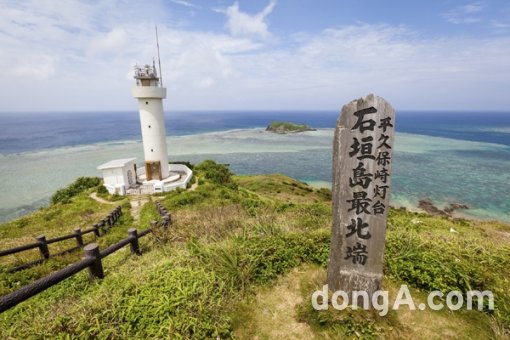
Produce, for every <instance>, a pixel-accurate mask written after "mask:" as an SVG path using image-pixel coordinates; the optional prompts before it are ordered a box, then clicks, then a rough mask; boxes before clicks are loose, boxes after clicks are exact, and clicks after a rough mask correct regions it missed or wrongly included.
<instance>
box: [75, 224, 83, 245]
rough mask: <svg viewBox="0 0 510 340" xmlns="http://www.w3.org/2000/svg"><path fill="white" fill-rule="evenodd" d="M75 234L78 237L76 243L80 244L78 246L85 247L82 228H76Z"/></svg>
mask: <svg viewBox="0 0 510 340" xmlns="http://www.w3.org/2000/svg"><path fill="white" fill-rule="evenodd" d="M74 234H75V237H76V244H77V245H78V247H83V236H82V235H81V229H80V228H76V229H74Z"/></svg>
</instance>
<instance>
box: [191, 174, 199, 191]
mask: <svg viewBox="0 0 510 340" xmlns="http://www.w3.org/2000/svg"><path fill="white" fill-rule="evenodd" d="M197 187H198V177H196V178H195V183H193V184H192V185H191V188H189V190H190V191H195V189H196V188H197Z"/></svg>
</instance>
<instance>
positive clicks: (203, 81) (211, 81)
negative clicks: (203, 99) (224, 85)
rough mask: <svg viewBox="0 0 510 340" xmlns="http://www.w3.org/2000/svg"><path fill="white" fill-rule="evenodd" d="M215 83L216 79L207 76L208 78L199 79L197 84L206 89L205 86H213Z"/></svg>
mask: <svg viewBox="0 0 510 340" xmlns="http://www.w3.org/2000/svg"><path fill="white" fill-rule="evenodd" d="M213 84H214V79H213V78H211V77H206V78H203V79H201V80H199V81H198V82H196V83H195V86H196V87H198V88H200V89H205V88H208V87H211V86H212V85H213Z"/></svg>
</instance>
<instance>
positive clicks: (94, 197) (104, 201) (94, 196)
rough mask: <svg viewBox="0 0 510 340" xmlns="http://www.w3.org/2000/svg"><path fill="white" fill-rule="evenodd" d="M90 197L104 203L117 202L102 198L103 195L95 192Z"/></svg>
mask: <svg viewBox="0 0 510 340" xmlns="http://www.w3.org/2000/svg"><path fill="white" fill-rule="evenodd" d="M89 197H90V198H92V199H93V200H95V201H98V202H99V203H104V204H117V203H116V202H110V201H107V200H105V199H102V198H101V197H97V194H96V193H95V192H93V193H91V194H90V195H89Z"/></svg>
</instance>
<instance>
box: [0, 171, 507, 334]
mask: <svg viewBox="0 0 510 340" xmlns="http://www.w3.org/2000/svg"><path fill="white" fill-rule="evenodd" d="M194 170H195V172H196V176H197V178H198V179H199V185H198V186H197V187H196V188H195V189H194V190H188V191H181V190H179V191H175V192H170V193H167V194H165V195H162V196H158V197H153V199H154V200H155V199H157V200H160V201H161V203H162V204H163V205H164V206H165V207H166V208H167V209H168V210H169V211H170V212H171V213H172V218H173V220H174V223H173V225H172V227H171V228H170V229H168V230H158V231H157V232H156V233H154V234H153V235H149V236H147V237H145V238H143V239H141V240H140V244H141V247H142V252H143V255H142V256H131V255H130V253H129V249H123V250H121V251H119V252H117V253H115V254H113V255H112V256H110V257H108V258H106V259H105V260H104V262H103V266H104V268H105V274H106V277H105V278H104V279H103V280H96V281H93V282H90V281H89V279H88V277H87V273H86V271H84V272H82V273H80V274H78V275H76V276H74V277H72V278H70V279H68V280H66V281H64V282H62V283H60V284H58V285H56V286H54V287H52V288H50V289H48V290H47V291H45V292H43V293H41V294H39V295H37V296H35V297H33V298H31V299H30V300H28V301H26V302H24V303H21V304H20V305H18V306H16V307H14V308H12V309H11V310H9V311H7V312H5V313H2V314H0V337H1V338H40V337H67V336H71V337H83V338H93V337H100V338H113V339H116V338H118V339H121V338H122V339H123V338H146V337H155V338H196V339H202V338H217V337H219V338H230V337H236V338H253V337H254V336H258V337H260V338H271V337H274V336H275V334H276V335H277V336H278V337H284V338H285V337H287V338H289V337H293V334H294V333H293V331H292V327H290V326H289V327H287V328H285V327H283V328H281V329H279V333H274V332H273V333H271V331H270V330H269V329H267V327H266V329H264V328H263V327H259V326H258V325H261V324H268V325H270V324H271V320H274V319H275V318H276V319H277V318H278V317H279V315H281V317H282V319H280V320H286V321H285V322H284V323H285V325H292V324H295V325H298V324H299V325H302V326H306V327H307V330H306V332H303V333H302V334H303V335H304V334H312V336H315V337H318V338H323V337H326V338H328V337H329V338H352V337H353V336H356V337H357V336H359V337H362V338H377V337H384V338H406V337H409V338H411V337H412V338H431V337H438V338H439V337H460V338H462V337H463V336H464V337H466V336H472V335H473V334H475V335H480V336H484V337H493V338H498V337H499V338H504V337H506V336H508V329H509V327H510V295H509V292H508V280H509V278H510V269H509V268H510V266H509V264H510V263H509V262H510V247H509V241H508V240H509V238H508V235H509V232H510V228H509V226H507V225H504V224H500V223H497V222H475V221H466V220H455V221H453V220H448V219H444V218H438V217H432V216H428V215H425V214H417V213H411V212H408V211H403V210H391V212H390V216H389V223H388V233H387V248H386V249H387V251H386V257H385V268H384V270H385V273H384V274H385V281H384V285H385V287H387V288H388V289H390V291H395V289H396V287H398V286H400V284H404V283H405V284H407V285H409V286H410V287H411V289H412V291H413V292H415V293H416V294H417V295H418V296H421V297H422V298H423V296H425V294H426V292H428V291H430V290H435V289H440V290H444V291H449V290H460V291H462V292H465V291H467V290H471V289H479V290H492V291H493V292H494V294H495V296H496V310H495V311H494V312H488V311H486V312H478V311H472V312H467V311H462V310H460V311H456V312H449V311H438V312H432V311H429V312H426V313H425V314H420V312H406V311H395V312H390V314H389V315H388V316H387V317H380V316H377V315H373V313H370V312H368V313H367V312H362V311H352V310H346V311H343V312H333V311H327V312H325V313H324V312H317V311H314V310H313V309H312V308H311V304H310V300H309V297H310V294H311V292H312V291H313V290H315V289H317V288H319V287H320V286H321V285H322V284H323V283H324V278H325V268H326V266H327V261H328V255H329V245H330V244H329V243H330V228H331V201H330V199H331V196H330V192H329V191H328V190H324V189H321V190H317V189H313V188H311V187H309V186H307V185H306V184H304V183H301V182H299V181H296V180H293V179H291V178H288V177H285V176H283V175H263V176H262V175H261V176H233V175H232V174H231V173H230V172H229V171H228V169H226V168H224V167H223V166H221V165H218V164H216V163H214V162H212V161H207V162H204V163H202V164H200V165H198V166H196V167H195V169H194ZM83 195H84V196H83V197H82V196H79V195H78V196H77V197H76V198H73V199H72V200H71V202H70V203H67V204H68V208H69V209H70V210H75V211H81V210H80V209H79V208H78V206H79V204H80V203H79V202H80V201H81V200H86V199H87V197H88V196H87V195H86V194H83ZM89 203H90V202H89ZM74 204H76V207H75V206H74ZM92 204H95V203H92ZM103 208H105V209H106V210H108V209H109V208H110V206H108V207H103ZM87 209H88V208H87ZM101 209H102V208H101ZM99 211H100V209H99V210H98V212H99ZM40 213H41V212H38V213H36V214H40ZM124 214H125V215H127V213H126V212H125V213H124ZM77 215H78V216H79V215H80V213H77ZM34 216H35V215H34ZM55 218H56V217H55ZM126 218H127V217H126ZM157 218H159V217H158V214H157V211H156V210H155V208H154V204H152V203H148V204H146V205H145V206H144V207H143V209H142V211H141V217H140V222H139V227H140V228H143V225H147V224H148V223H149V222H150V221H151V220H154V219H157ZM77 220H78V219H77ZM12 223H16V222H12ZM129 224H130V221H129V220H126V221H124V222H123V223H122V225H123V226H125V227H123V228H127V227H129ZM5 227H6V226H5V225H3V226H0V230H2V228H5ZM48 228H51V227H50V226H48ZM451 228H453V229H455V231H456V232H450V229H451ZM71 229H72V228H71ZM120 229H121V228H119V230H120ZM122 231H123V230H122ZM18 237H19V238H22V237H23V236H22V233H21V232H20V233H19V234H18ZM11 239H16V235H12V236H11ZM11 242H14V241H11ZM40 267H41V268H46V267H48V264H45V265H42V266H40ZM32 270H41V269H36V268H34V269H29V271H32ZM45 270H48V271H50V270H51V269H45ZM296 271H297V272H296ZM301 272H302V273H304V274H299V273H301ZM296 273H297V274H296ZM4 274H5V273H4ZM4 274H2V275H4ZM5 275H6V274H5ZM5 277H7V276H5ZM282 280H283V281H282ZM26 281H28V280H26ZM24 282H25V281H24ZM282 282H290V283H288V284H286V286H285V287H299V291H298V292H297V293H296V292H294V293H293V294H290V293H289V294H287V293H286V292H288V291H289V290H290V288H286V289H284V288H281V283H282ZM292 282H293V283H292ZM291 283H292V284H293V285H294V286H292V284H291ZM9 287H10V286H9ZM9 287H7V290H9V289H10V288H9ZM271 295H273V296H274V299H273V298H271V299H270V298H269V297H268V296H271ZM296 296H299V297H300V298H299V301H294V303H292V301H293V299H294V298H295V297H296ZM269 300H270V302H269ZM278 301H280V302H279V303H277V302H278ZM264 306H266V307H267V308H268V309H269V310H272V311H273V312H272V313H268V314H264V313H260V311H261V310H264V309H263V308H265V307H264ZM278 306H287V307H286V308H280V307H278ZM279 308H280V309H279ZM430 322H433V323H435V324H436V325H438V329H437V331H434V330H429V331H427V332H423V331H421V329H420V328H419V326H420V325H422V326H423V324H424V323H425V324H427V323H430ZM279 324H280V325H282V323H279ZM441 325H443V326H441ZM447 326H448V327H447ZM271 328H272V331H275V330H276V328H278V327H277V326H276V325H275V326H274V327H271ZM445 330H448V332H447V333H445ZM445 334H446V335H445Z"/></svg>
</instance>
